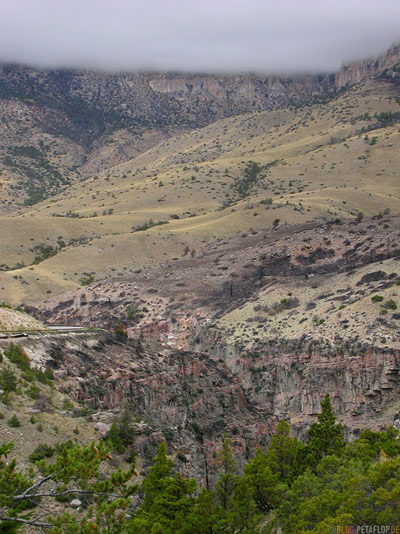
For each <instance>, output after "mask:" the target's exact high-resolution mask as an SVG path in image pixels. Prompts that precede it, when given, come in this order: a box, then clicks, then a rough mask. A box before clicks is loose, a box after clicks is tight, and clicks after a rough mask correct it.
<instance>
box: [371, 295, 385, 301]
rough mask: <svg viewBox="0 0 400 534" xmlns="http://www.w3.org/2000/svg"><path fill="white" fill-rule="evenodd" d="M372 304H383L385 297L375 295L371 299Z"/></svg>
mask: <svg viewBox="0 0 400 534" xmlns="http://www.w3.org/2000/svg"><path fill="white" fill-rule="evenodd" d="M371 300H372V302H382V300H383V297H382V296H381V295H374V296H373V297H371Z"/></svg>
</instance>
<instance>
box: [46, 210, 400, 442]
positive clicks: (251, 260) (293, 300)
mask: <svg viewBox="0 0 400 534" xmlns="http://www.w3.org/2000/svg"><path fill="white" fill-rule="evenodd" d="M399 232H400V218H399V217H390V218H383V217H382V218H379V219H368V220H367V219H366V220H365V221H363V222H362V223H358V224H357V223H356V222H354V221H353V222H347V223H340V224H338V223H335V222H332V223H331V224H322V225H321V224H318V223H312V224H308V225H299V226H295V227H291V228H282V229H278V230H268V231H265V232H255V231H254V232H249V233H243V234H240V235H238V236H235V237H233V238H229V239H221V240H220V241H219V242H216V243H213V244H211V245H209V246H207V247H205V248H204V250H202V251H201V253H200V254H199V255H198V256H197V257H194V258H182V259H181V260H178V261H176V262H174V263H173V264H168V265H162V266H157V267H153V268H151V269H147V270H143V271H141V272H139V273H137V274H136V275H132V276H126V277H123V278H116V279H114V280H109V281H104V282H97V283H96V284H93V285H92V286H89V287H88V288H83V289H80V290H78V291H74V292H71V293H69V294H67V295H64V296H58V297H54V298H53V299H51V300H50V301H49V302H47V303H44V304H42V305H41V307H40V312H39V313H40V317H42V318H44V319H46V320H47V321H49V320H54V321H56V322H67V321H76V322H77V323H78V324H82V323H86V324H96V323H100V324H103V325H104V326H105V327H108V328H113V327H114V328H115V326H116V325H118V322H122V324H124V325H125V326H126V328H127V334H128V336H129V338H130V339H131V340H136V341H134V342H136V343H141V344H143V346H144V347H147V349H146V350H150V348H151V351H152V352H153V353H157V354H160V358H161V360H160V362H159V363H152V364H151V365H150V367H147V369H148V370H147V373H148V375H149V376H148V377H147V378H146V379H145V377H144V376H143V377H142V378H143V380H142V378H141V379H140V384H142V385H141V386H140V387H141V388H142V389H140V391H139V390H138V389H137V386H135V387H133V386H132V384H131V385H130V386H125V385H124V384H125V378H123V375H122V374H121V373H119V372H117V376H116V380H115V384H116V388H117V391H119V388H122V391H123V392H124V393H122V394H121V393H118V394H117V398H118V399H121V398H124V397H125V398H127V399H129V398H132V399H134V404H135V407H137V409H138V410H139V413H142V411H141V410H143V409H145V411H146V410H147V411H148V412H149V413H153V411H154V410H155V411H157V409H158V407H159V406H161V405H165V406H167V407H168V408H167V411H168V413H170V414H171V417H172V421H177V420H178V419H181V418H182V413H183V412H182V413H181V411H180V410H181V408H179V407H178V405H177V404H176V402H178V401H177V399H178V398H180V397H175V400H174V401H173V400H172V399H171V398H170V397H168V395H169V393H165V389H166V388H167V390H168V387H169V386H168V384H169V383H171V384H172V383H175V382H174V381H176V380H178V382H179V381H180V380H181V378H182V379H184V377H185V376H186V375H190V376H191V377H192V378H191V379H190V380H191V381H192V384H193V386H194V387H195V388H197V387H199V389H200V388H201V389H202V391H203V393H202V395H204V398H203V397H201V398H202V399H203V400H201V402H200V403H199V404H198V406H199V407H201V410H204V417H205V419H204V421H203V420H201V421H202V423H201V424H202V425H203V424H205V425H206V427H207V423H206V420H207V418H211V419H212V418H213V417H214V415H215V416H216V417H217V418H218V417H220V416H221V417H222V414H225V417H231V410H232V409H233V410H235V409H236V408H235V409H234V408H233V404H232V402H233V403H234V404H236V405H237V406H241V407H244V406H247V407H249V406H250V407H251V408H246V410H248V413H249V414H250V413H254V414H256V415H255V420H254V421H257V422H255V423H254V424H253V423H251V424H250V426H248V425H247V424H246V423H245V422H242V423H241V432H244V433H245V434H246V435H247V434H248V447H252V446H253V444H254V443H255V441H256V438H255V437H254V436H255V435H258V433H259V432H260V431H259V430H257V429H258V428H259V426H257V425H260V424H262V425H265V428H266V429H267V430H266V432H267V433H268V431H269V429H271V428H273V426H274V425H275V424H276V422H277V420H278V419H280V418H283V419H286V420H290V422H291V425H292V426H293V428H295V429H296V431H297V433H298V435H300V436H303V435H304V433H305V430H306V428H307V427H308V425H309V424H310V422H311V420H312V419H313V417H315V414H316V413H318V410H319V406H320V400H321V398H322V397H323V396H324V395H325V394H326V393H330V395H331V397H332V400H333V404H334V407H335V410H336V413H337V414H338V416H339V418H340V420H341V421H342V422H343V423H344V425H345V427H346V432H347V435H348V437H351V436H354V435H356V434H357V433H358V432H359V431H360V429H362V428H364V427H370V428H373V429H379V428H382V427H385V426H387V425H390V424H394V423H395V424H399V422H398V421H399V415H398V414H399V410H400V406H399V404H398V397H399V394H400V374H399V373H400V341H399V337H398V320H399V318H400V314H399V313H398V311H397V310H398V307H400V301H399V299H398V296H397V288H398V285H399V274H398V272H397V268H398V257H399V255H400V249H399V248H397V244H395V243H397V236H398V235H399ZM388 243H389V246H388ZM126 310H130V312H129V317H130V319H129V318H128V316H127V311H126ZM132 317H133V319H132ZM165 351H166V352H165ZM167 355H168V356H167ZM182 358H183V359H182ZM179 361H182V365H181V364H180V363H179ZM143 365H146V366H147V364H145V363H143ZM177 365H178V367H176V366H177ZM180 366H181V367H182V366H183V367H182V369H183V370H184V371H181V370H180V369H181V367H180ZM221 366H222V367H221ZM192 368H193V369H196V373H195V374H197V373H200V375H199V376H200V377H203V378H204V381H203V382H201V384H200V382H197V380H198V378H194V376H192V371H190V369H192ZM213 369H219V371H218V372H219V373H221V372H222V370H223V369H225V371H223V373H225V379H226V380H227V382H221V384H222V383H225V384H230V386H229V387H225V386H224V387H223V389H222V390H221V391H220V392H219V393H217V394H216V393H215V392H216V389H215V384H216V382H213V381H212V380H211V381H210V380H209V379H208V378H207V377H209V373H214V371H213ZM163 376H164V377H165V379H164V378H162V377H163ZM219 376H221V375H219ZM150 377H151V378H150ZM136 378H137V377H136ZM203 378H202V380H203ZM225 379H224V380H225ZM135 380H136V379H135ZM184 381H185V379H184ZM136 384H137V382H136ZM153 385H154V387H153ZM174 387H175V386H174ZM186 387H187V386H185V385H184V384H183V383H181V384H180V385H179V389H180V390H182V391H185V388H186ZM88 388H89V389H88V390H87V392H86V393H85V395H87V398H88V399H90V398H91V394H90V384H88ZM230 388H233V389H230ZM153 395H155V396H156V397H154V399H155V400H154V402H153V400H151V399H152V396H153ZM166 395H167V396H166ZM190 395H191V396H193V393H191V394H190ZM215 395H217V397H218V396H220V397H221V398H220V400H221V402H222V405H223V407H221V406H220V405H219V404H218V403H217V404H218V406H219V407H217V406H216V405H215V402H217V401H216V399H215V398H214V397H215ZM232 395H233V397H232ZM167 397H168V398H167ZM104 398H106V399H108V398H112V396H111V397H109V395H106V396H104ZM146 399H147V400H146ZM168 399H170V400H168ZM198 400H200V398H199V399H198ZM107 402H108V401H107ZM118 402H120V401H118ZM179 402H180V401H179ZM195 402H197V401H195ZM218 402H219V401H218ZM99 406H100V405H99ZM143 406H144V407H145V408H143ZM196 406H197V404H196ZM96 407H97V406H96ZM107 407H112V403H111V404H107ZM253 410H254V412H253ZM179 413H180V415H177V414H179ZM173 414H175V415H173ZM207 414H208V415H207ZM217 414H220V415H217ZM157 417H158V415H157ZM236 417H239V416H238V415H237V414H236V415H234V417H233V419H232V421H233V420H234V419H235V418H236ZM194 420H196V421H197V414H194ZM249 420H250V419H249ZM251 420H252V419H251ZM254 425H255V426H254ZM229 428H231V427H229ZM204 431H205V430H204ZM246 440H247V438H246ZM246 440H245V441H246Z"/></svg>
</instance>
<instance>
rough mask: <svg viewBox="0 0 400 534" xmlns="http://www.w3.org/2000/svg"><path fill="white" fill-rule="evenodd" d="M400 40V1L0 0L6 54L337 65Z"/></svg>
mask: <svg viewBox="0 0 400 534" xmlns="http://www.w3.org/2000/svg"><path fill="white" fill-rule="evenodd" d="M398 40H400V1H399V0H373V1H371V0H335V1H334V0H303V1H301V0H213V1H211V0H147V1H146V0H141V1H139V0H114V1H111V0H0V61H2V62H17V63H26V64H32V65H36V66H40V67H86V68H97V69H106V70H143V69H150V70H184V71H214V72H215V71H221V72H244V71H245V72H246V71H258V72H264V73H269V72H304V71H313V72H315V71H320V72H323V71H325V72H326V71H334V70H336V69H338V68H339V67H340V66H341V64H342V63H343V61H348V60H351V59H359V58H363V57H369V56H371V55H376V54H378V53H380V52H382V51H384V50H385V49H386V48H387V47H388V46H390V44H392V43H393V42H394V41H398Z"/></svg>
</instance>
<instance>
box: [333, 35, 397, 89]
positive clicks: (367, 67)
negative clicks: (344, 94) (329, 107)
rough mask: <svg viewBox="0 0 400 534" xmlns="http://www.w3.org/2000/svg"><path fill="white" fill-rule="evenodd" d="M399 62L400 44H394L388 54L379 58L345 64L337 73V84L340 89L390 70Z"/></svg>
mask: <svg viewBox="0 0 400 534" xmlns="http://www.w3.org/2000/svg"><path fill="white" fill-rule="evenodd" d="M398 63H400V44H396V45H394V46H392V47H391V48H389V50H388V51H387V52H386V54H384V55H382V56H379V57H378V58H369V59H366V60H364V61H356V62H354V63H350V64H348V65H343V67H342V68H341V69H340V71H339V72H337V73H336V75H335V86H336V87H337V88H338V89H340V88H342V87H345V86H346V85H352V84H354V83H358V82H360V81H361V80H363V79H364V78H367V77H368V76H373V75H376V74H379V73H381V72H382V71H384V70H390V69H391V68H392V67H394V66H395V65H396V64H398Z"/></svg>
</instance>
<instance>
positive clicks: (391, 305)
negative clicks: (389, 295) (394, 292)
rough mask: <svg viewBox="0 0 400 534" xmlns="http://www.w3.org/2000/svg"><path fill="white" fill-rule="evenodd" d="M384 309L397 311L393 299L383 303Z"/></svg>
mask: <svg viewBox="0 0 400 534" xmlns="http://www.w3.org/2000/svg"><path fill="white" fill-rule="evenodd" d="M385 308H388V309H389V310H397V304H396V303H395V301H394V300H393V299H389V300H387V301H386V302H385Z"/></svg>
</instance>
